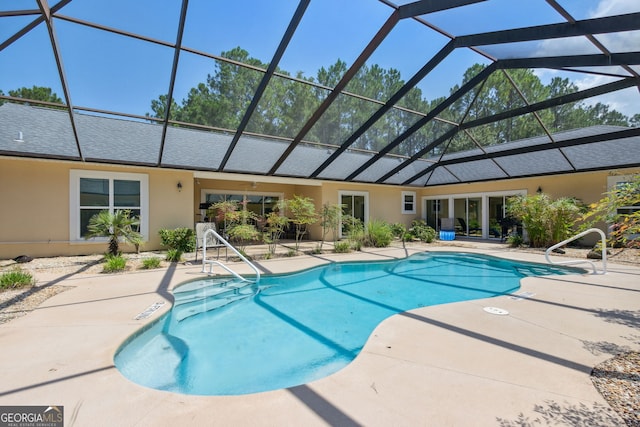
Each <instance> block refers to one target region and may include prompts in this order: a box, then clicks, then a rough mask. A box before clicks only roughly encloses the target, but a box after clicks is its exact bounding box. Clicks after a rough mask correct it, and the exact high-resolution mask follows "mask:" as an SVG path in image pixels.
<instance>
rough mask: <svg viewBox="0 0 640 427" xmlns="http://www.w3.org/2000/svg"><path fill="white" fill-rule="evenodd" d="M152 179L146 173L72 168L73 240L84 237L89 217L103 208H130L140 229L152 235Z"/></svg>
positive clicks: (145, 234)
mask: <svg viewBox="0 0 640 427" xmlns="http://www.w3.org/2000/svg"><path fill="white" fill-rule="evenodd" d="M148 187H149V180H148V176H147V175H145V174H134V173H114V172H99V171H85V170H72V171H71V173H70V182H69V188H70V193H69V194H70V197H69V200H70V210H69V212H70V214H69V240H71V241H80V240H84V236H86V235H87V226H88V225H89V220H90V219H91V217H92V216H93V215H95V214H97V213H98V212H100V211H103V210H108V211H109V212H112V213H113V212H115V211H117V210H124V209H126V210H129V211H131V216H134V217H138V218H139V220H140V225H139V226H138V230H137V231H139V232H140V233H141V234H142V236H143V238H144V239H145V240H147V239H148V237H149V236H148V234H149V209H148V194H149V189H148Z"/></svg>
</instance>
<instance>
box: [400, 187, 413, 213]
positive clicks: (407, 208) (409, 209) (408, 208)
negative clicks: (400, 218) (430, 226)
mask: <svg viewBox="0 0 640 427" xmlns="http://www.w3.org/2000/svg"><path fill="white" fill-rule="evenodd" d="M402 213H403V214H415V213H416V192H415V191H403V192H402Z"/></svg>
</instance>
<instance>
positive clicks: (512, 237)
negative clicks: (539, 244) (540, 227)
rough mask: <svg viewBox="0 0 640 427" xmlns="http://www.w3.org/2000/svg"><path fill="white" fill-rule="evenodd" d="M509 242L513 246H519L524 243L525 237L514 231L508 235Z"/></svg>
mask: <svg viewBox="0 0 640 427" xmlns="http://www.w3.org/2000/svg"><path fill="white" fill-rule="evenodd" d="M507 243H508V244H509V246H511V247H512V248H518V247H520V246H522V244H523V243H524V239H523V238H522V236H521V235H519V234H518V233H513V234H509V235H508V236H507Z"/></svg>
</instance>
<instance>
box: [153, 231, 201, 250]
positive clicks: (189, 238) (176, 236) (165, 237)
mask: <svg viewBox="0 0 640 427" xmlns="http://www.w3.org/2000/svg"><path fill="white" fill-rule="evenodd" d="M158 234H160V241H161V242H162V244H163V245H164V246H167V247H168V248H169V249H176V250H178V251H180V255H182V254H183V253H185V252H193V251H195V250H196V241H195V234H194V231H193V229H192V228H188V227H179V228H175V229H173V230H169V229H166V228H163V229H160V230H159V231H158Z"/></svg>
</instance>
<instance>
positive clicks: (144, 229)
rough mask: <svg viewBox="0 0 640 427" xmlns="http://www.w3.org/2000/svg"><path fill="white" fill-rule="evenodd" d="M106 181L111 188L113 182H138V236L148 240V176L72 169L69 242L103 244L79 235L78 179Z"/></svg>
mask: <svg viewBox="0 0 640 427" xmlns="http://www.w3.org/2000/svg"><path fill="white" fill-rule="evenodd" d="M81 178H94V179H108V180H109V181H110V187H111V188H113V181H114V180H126V181H138V182H140V234H141V235H142V238H143V240H144V241H148V240H149V175H147V174H142V173H125V172H106V171H94V170H80V169H72V170H71V171H70V172H69V240H70V241H71V242H76V243H79V242H83V243H86V242H91V241H95V242H101V243H102V242H104V241H105V240H106V238H98V237H96V238H92V239H85V238H84V237H82V236H81V235H80V179H81ZM108 208H109V210H110V211H112V212H113V210H114V206H113V193H111V192H110V194H109V207H108Z"/></svg>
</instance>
